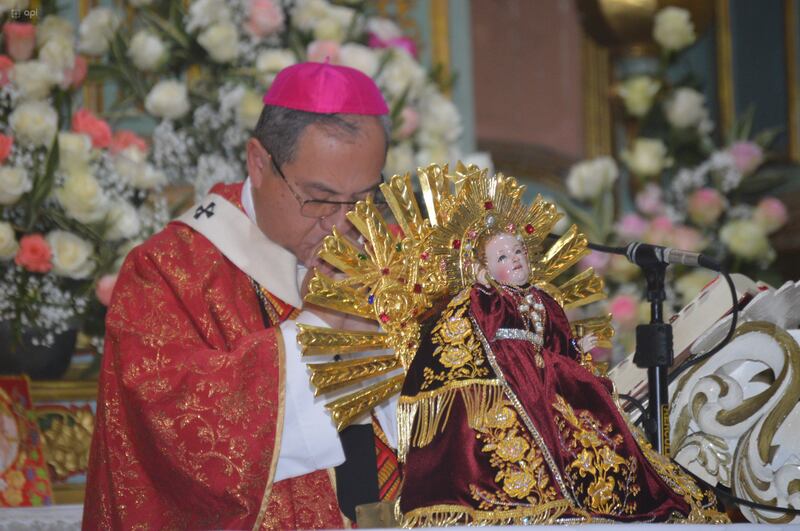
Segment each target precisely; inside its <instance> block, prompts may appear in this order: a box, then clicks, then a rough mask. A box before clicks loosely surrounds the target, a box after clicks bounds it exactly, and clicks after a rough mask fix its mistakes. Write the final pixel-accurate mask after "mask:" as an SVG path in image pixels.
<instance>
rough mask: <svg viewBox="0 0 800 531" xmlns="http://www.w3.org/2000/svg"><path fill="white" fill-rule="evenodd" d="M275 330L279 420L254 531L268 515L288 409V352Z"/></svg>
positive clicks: (274, 328)
mask: <svg viewBox="0 0 800 531" xmlns="http://www.w3.org/2000/svg"><path fill="white" fill-rule="evenodd" d="M273 330H275V344H276V345H277V347H278V381H279V386H278V387H279V389H278V418H277V419H276V420H277V422H276V423H275V445H274V447H273V449H272V463H270V466H269V477H268V478H267V486H266V487H265V488H264V495H263V496H262V498H261V508H260V509H259V511H258V517H257V518H256V522H255V524H254V525H253V531H257V530H258V529H260V528H261V524H262V523H264V516H266V514H267V506H268V505H269V497H270V494H272V485H273V483H274V481H275V470H276V469H277V467H278V454H279V453H280V449H281V436H282V435H283V416H284V413H285V407H286V350H285V348H284V346H283V345H284V344H283V334H282V333H281V329H280V327H278V326H276V327H273Z"/></svg>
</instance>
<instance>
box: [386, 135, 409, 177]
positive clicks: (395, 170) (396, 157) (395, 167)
mask: <svg viewBox="0 0 800 531" xmlns="http://www.w3.org/2000/svg"><path fill="white" fill-rule="evenodd" d="M416 169H417V168H416V165H415V164H414V147H413V146H412V145H411V142H401V143H399V144H397V145H396V146H392V147H390V148H389V152H388V153H387V154H386V167H385V169H384V171H385V174H386V175H387V176H391V175H405V174H406V173H414V171H416Z"/></svg>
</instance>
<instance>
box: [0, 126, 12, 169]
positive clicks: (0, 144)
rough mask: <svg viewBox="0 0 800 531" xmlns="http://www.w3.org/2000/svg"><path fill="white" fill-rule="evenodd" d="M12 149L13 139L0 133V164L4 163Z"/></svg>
mask: <svg viewBox="0 0 800 531" xmlns="http://www.w3.org/2000/svg"><path fill="white" fill-rule="evenodd" d="M12 147H14V137H11V136H6V135H4V134H1V133H0V164H2V163H4V162H5V161H6V159H7V158H8V156H9V155H10V154H11V148H12Z"/></svg>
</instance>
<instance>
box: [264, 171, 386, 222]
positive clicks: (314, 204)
mask: <svg viewBox="0 0 800 531" xmlns="http://www.w3.org/2000/svg"><path fill="white" fill-rule="evenodd" d="M270 161H271V162H272V167H273V168H275V171H276V172H278V175H280V177H281V179H283V182H284V183H286V188H288V189H289V191H290V192H291V193H292V195H293V196H294V198H295V199H297V203H298V204H299V205H300V214H301V215H303V216H305V217H307V218H317V219H323V218H327V217H328V216H332V215H333V214H335V213H336V212H337V211H338V210H339V208H341V207H342V206H345V207H346V208H347V209H348V210H350V209H352V208H354V207H355V205H356V203H357V202H358V201H328V200H327V199H303V197H302V196H301V195H300V194H299V193H297V191H296V190H295V189H294V188H293V187H292V185H291V184H289V179H287V178H286V175H284V174H283V170H281V168H280V166H278V165H277V164H276V163H275V161H274V160H273V159H272V157H270ZM383 182H385V180H384V177H383V173H381V183H383ZM372 202H373V203H374V204H375V205H378V207H379V208H380V209H383V207H385V206H387V203H386V202H385V201H383V200H380V199H376V198H373V201H372Z"/></svg>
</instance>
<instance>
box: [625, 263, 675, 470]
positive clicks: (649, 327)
mask: <svg viewBox="0 0 800 531" xmlns="http://www.w3.org/2000/svg"><path fill="white" fill-rule="evenodd" d="M640 267H641V268H642V271H643V272H644V276H645V279H646V281H647V300H648V301H649V302H650V324H645V325H639V326H637V327H636V352H635V354H634V356H633V362H634V363H635V364H636V365H637V366H638V367H641V368H643V369H647V384H648V392H649V400H648V404H647V407H648V411H649V413H648V415H647V419H646V421H645V424H644V426H645V433H646V434H647V438H648V439H649V440H650V442H651V443H652V444H653V446H654V447H655V449H656V450H657V451H658V452H659V453H661V454H663V455H669V452H670V445H669V431H670V430H669V379H668V372H669V368H670V366H671V365H672V361H673V350H672V325H670V324H669V323H665V322H664V299H666V292H665V291H664V281H665V273H666V270H667V264H661V263H652V264H648V265H641V266H640Z"/></svg>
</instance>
